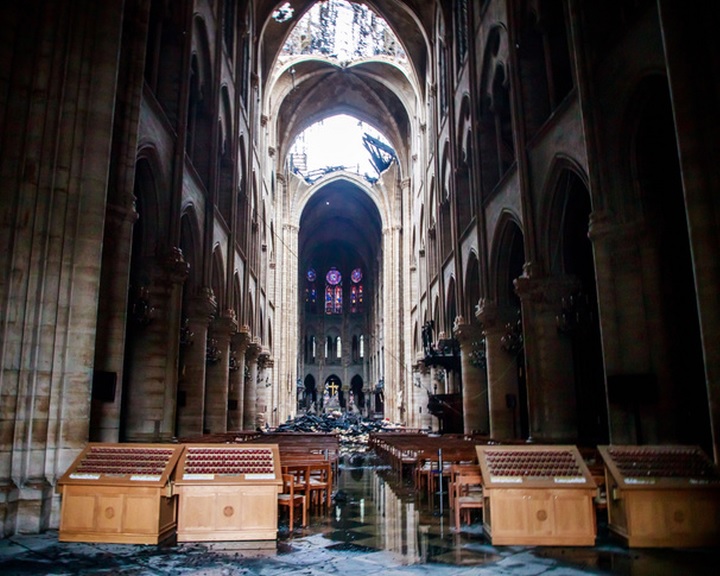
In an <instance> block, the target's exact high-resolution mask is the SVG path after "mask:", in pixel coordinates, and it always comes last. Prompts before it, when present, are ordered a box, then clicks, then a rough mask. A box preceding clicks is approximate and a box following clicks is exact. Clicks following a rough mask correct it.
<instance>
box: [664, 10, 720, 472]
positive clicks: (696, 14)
mask: <svg viewBox="0 0 720 576" xmlns="http://www.w3.org/2000/svg"><path fill="white" fill-rule="evenodd" d="M658 7H659V14H660V23H661V26H662V37H663V47H664V50H665V58H666V66H667V74H668V80H669V83H670V91H671V97H672V103H673V114H674V115H675V123H676V133H677V142H678V150H679V157H680V165H681V174H682V179H683V191H684V194H685V205H686V210H687V218H688V231H689V235H690V245H691V250H692V257H693V262H694V270H693V271H694V274H695V287H696V291H697V302H698V312H699V315H700V329H701V332H702V346H703V354H704V357H705V379H706V383H707V395H708V407H709V410H710V425H711V430H712V450H713V452H714V457H715V462H718V461H720V346H718V345H717V343H718V341H720V301H718V297H717V287H718V285H720V258H718V246H720V230H719V229H718V228H719V227H718V225H717V218H718V214H720V200H719V199H718V194H717V191H718V189H719V188H720V174H719V173H718V170H717V150H718V142H719V140H720V136H719V135H718V131H717V130H714V129H712V128H709V126H710V125H711V124H710V123H709V122H708V112H707V111H708V110H715V108H716V106H717V96H716V94H717V86H718V83H719V82H720V80H719V79H718V74H717V69H716V68H715V67H707V66H704V65H698V66H692V65H688V64H689V63H691V62H692V63H695V62H697V63H701V62H705V61H706V58H707V55H708V53H709V50H710V47H711V46H714V45H715V44H714V42H715V41H714V36H715V34H714V30H715V28H716V24H717V5H716V3H714V2H702V3H699V4H698V5H697V6H693V9H692V10H688V6H687V4H686V3H683V2H680V1H679V0H659V1H658ZM709 86H714V89H712V88H711V89H708V87H709Z"/></svg>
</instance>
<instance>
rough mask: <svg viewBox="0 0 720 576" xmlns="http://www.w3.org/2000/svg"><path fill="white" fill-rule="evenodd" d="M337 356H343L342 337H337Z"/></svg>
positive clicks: (339, 357) (338, 357)
mask: <svg viewBox="0 0 720 576" xmlns="http://www.w3.org/2000/svg"><path fill="white" fill-rule="evenodd" d="M335 357H336V358H337V359H338V360H340V359H341V358H342V338H340V336H338V337H337V338H335Z"/></svg>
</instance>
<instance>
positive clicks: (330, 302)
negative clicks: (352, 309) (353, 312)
mask: <svg viewBox="0 0 720 576" xmlns="http://www.w3.org/2000/svg"><path fill="white" fill-rule="evenodd" d="M325 282H326V284H325V314H342V312H343V306H342V302H343V293H342V274H340V271H339V270H338V269H337V268H335V267H332V268H330V270H328V272H327V274H326V275H325Z"/></svg>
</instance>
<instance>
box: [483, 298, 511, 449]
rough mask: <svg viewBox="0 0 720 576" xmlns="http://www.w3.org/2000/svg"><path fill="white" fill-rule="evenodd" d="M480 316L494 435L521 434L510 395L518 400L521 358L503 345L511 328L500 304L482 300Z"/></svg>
mask: <svg viewBox="0 0 720 576" xmlns="http://www.w3.org/2000/svg"><path fill="white" fill-rule="evenodd" d="M476 317H477V319H478V320H479V321H480V323H481V324H482V327H483V334H484V336H485V359H486V362H487V378H488V404H489V407H490V437H491V438H496V439H499V440H504V439H509V438H517V437H518V434H519V428H518V427H519V420H518V413H517V408H514V407H511V406H508V404H509V403H508V395H509V394H512V395H513V396H514V397H515V399H516V403H517V398H518V382H517V358H516V357H515V356H513V355H511V354H509V353H508V352H507V351H506V350H505V349H504V346H503V341H502V340H503V337H504V336H505V334H506V332H507V330H506V329H505V324H503V322H501V321H500V319H499V312H498V309H497V305H496V304H495V303H494V302H491V301H488V300H482V301H481V302H480V304H479V305H478V308H477V313H476Z"/></svg>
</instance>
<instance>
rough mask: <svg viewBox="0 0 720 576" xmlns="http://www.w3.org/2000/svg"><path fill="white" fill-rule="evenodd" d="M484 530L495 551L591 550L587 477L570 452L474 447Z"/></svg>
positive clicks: (593, 529) (592, 489)
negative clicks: (507, 547)
mask: <svg viewBox="0 0 720 576" xmlns="http://www.w3.org/2000/svg"><path fill="white" fill-rule="evenodd" d="M476 450H477V455H478V462H479V464H480V470H481V472H482V482H483V497H484V503H483V528H484V531H485V534H486V535H487V537H488V538H489V539H490V540H491V542H492V543H493V544H495V545H530V546H555V545H559V546H593V545H594V544H595V537H596V535H597V523H596V519H595V506H594V500H593V499H594V497H595V494H596V491H597V487H596V484H595V482H594V481H593V479H592V475H591V474H590V472H589V471H588V468H587V466H586V465H585V463H584V462H583V459H582V457H581V456H580V453H579V452H578V450H577V448H576V447H575V446H477V447H476Z"/></svg>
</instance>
